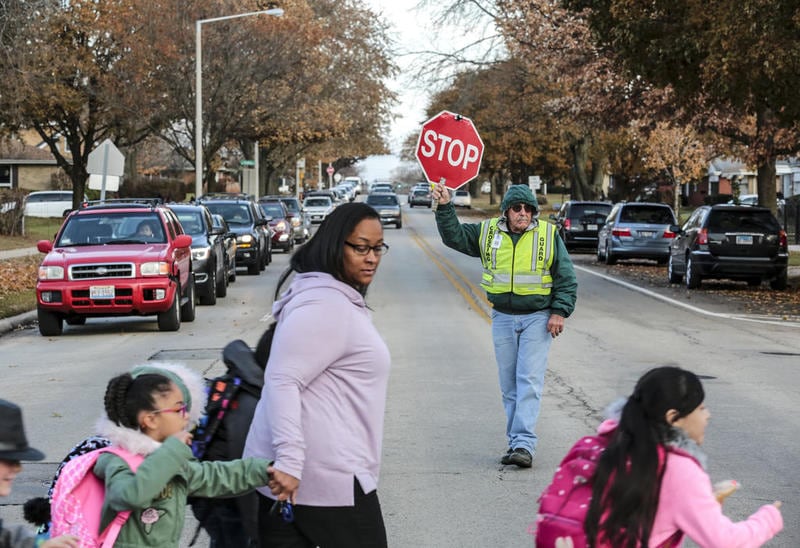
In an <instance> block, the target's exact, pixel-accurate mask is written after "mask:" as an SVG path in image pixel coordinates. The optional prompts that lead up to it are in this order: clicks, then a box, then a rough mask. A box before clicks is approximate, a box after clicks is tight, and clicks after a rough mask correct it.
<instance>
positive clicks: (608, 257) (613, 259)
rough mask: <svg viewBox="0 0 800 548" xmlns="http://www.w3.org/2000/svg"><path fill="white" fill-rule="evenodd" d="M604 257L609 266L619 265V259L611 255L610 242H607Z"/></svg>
mask: <svg viewBox="0 0 800 548" xmlns="http://www.w3.org/2000/svg"><path fill="white" fill-rule="evenodd" d="M603 256H604V257H605V259H606V264H607V265H615V264H617V258H616V257H614V255H612V254H611V244H609V243H608V242H606V252H605V253H604V254H603Z"/></svg>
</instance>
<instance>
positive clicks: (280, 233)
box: [258, 198, 294, 253]
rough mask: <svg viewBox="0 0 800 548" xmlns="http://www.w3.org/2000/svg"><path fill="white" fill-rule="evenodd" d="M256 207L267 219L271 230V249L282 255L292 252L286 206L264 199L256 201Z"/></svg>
mask: <svg viewBox="0 0 800 548" xmlns="http://www.w3.org/2000/svg"><path fill="white" fill-rule="evenodd" d="M258 207H260V208H261V211H262V212H263V213H264V215H265V216H266V217H267V218H268V219H269V226H270V228H271V229H272V248H273V249H275V248H276V247H278V248H280V249H281V250H283V252H284V253H291V252H292V251H294V235H293V234H292V225H291V224H289V213H288V212H287V211H286V206H285V205H283V202H281V201H280V200H273V199H264V198H261V199H259V200H258Z"/></svg>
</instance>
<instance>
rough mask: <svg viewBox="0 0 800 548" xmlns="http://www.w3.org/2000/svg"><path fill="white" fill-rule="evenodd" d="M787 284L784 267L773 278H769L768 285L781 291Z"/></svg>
mask: <svg viewBox="0 0 800 548" xmlns="http://www.w3.org/2000/svg"><path fill="white" fill-rule="evenodd" d="M788 285H789V278H788V275H787V270H786V269H785V268H784V269H783V270H782V271H781V273H780V274H778V275H777V276H775V279H774V280H770V282H769V286H770V287H771V288H772V289H775V290H777V291H783V290H784V289H786V287H787V286H788Z"/></svg>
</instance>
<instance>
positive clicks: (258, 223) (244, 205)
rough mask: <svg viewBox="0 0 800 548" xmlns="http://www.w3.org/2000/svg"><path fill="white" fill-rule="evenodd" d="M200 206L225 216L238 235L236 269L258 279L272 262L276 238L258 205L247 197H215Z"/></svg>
mask: <svg viewBox="0 0 800 548" xmlns="http://www.w3.org/2000/svg"><path fill="white" fill-rule="evenodd" d="M199 202H200V203H201V204H203V205H204V206H206V207H207V208H208V209H209V210H210V211H211V213H216V214H218V215H222V218H223V219H225V222H227V223H228V227H230V229H231V230H232V231H233V232H235V233H236V265H237V266H240V267H241V266H246V267H247V273H248V274H251V275H256V274H258V273H259V272H261V271H262V270H264V269H265V268H266V266H267V265H268V264H269V263H270V262H272V235H271V231H270V229H269V226H268V222H267V219H266V218H265V217H264V214H263V213H262V212H261V210H260V209H259V208H258V206H257V205H256V203H255V202H254V201H253V200H252V199H250V198H249V197H248V196H244V195H237V194H231V195H224V194H223V195H219V194H216V195H211V196H204V197H202V198H201V199H200V200H199Z"/></svg>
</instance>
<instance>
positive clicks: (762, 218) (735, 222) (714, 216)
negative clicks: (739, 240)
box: [708, 210, 780, 232]
mask: <svg viewBox="0 0 800 548" xmlns="http://www.w3.org/2000/svg"><path fill="white" fill-rule="evenodd" d="M708 230H710V231H712V232H737V231H742V232H747V231H748V230H750V231H752V230H758V231H769V232H778V231H779V230H780V226H779V225H778V221H777V220H776V219H775V217H773V216H772V213H770V212H769V211H759V210H747V211H741V210H738V211H736V210H734V211H722V210H712V211H711V213H710V214H709V216H708Z"/></svg>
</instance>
